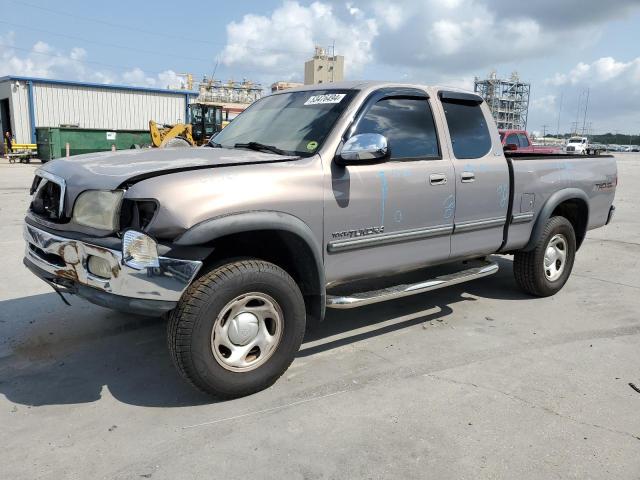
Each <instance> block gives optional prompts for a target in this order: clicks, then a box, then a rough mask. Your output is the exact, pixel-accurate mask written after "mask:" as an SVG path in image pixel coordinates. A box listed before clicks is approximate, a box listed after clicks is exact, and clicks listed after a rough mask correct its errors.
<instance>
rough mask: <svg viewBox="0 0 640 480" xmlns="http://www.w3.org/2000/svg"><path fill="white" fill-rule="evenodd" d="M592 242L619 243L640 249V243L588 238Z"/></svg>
mask: <svg viewBox="0 0 640 480" xmlns="http://www.w3.org/2000/svg"><path fill="white" fill-rule="evenodd" d="M587 240H588V241H590V242H605V243H619V244H621V245H631V246H634V247H640V243H636V242H625V241H624V240H614V239H611V238H587Z"/></svg>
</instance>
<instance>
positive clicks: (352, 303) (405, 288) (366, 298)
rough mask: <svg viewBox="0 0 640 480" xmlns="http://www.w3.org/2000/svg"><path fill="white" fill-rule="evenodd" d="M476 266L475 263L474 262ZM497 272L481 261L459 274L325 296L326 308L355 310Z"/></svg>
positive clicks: (487, 263)
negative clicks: (342, 294)
mask: <svg viewBox="0 0 640 480" xmlns="http://www.w3.org/2000/svg"><path fill="white" fill-rule="evenodd" d="M476 265H477V262H476ZM497 271H498V264H497V263H496V262H491V261H489V260H483V261H482V263H481V265H479V266H475V267H473V268H468V269H465V270H460V271H459V272H455V273H449V274H447V275H441V276H439V277H435V278H432V279H429V280H425V281H422V282H418V283H412V284H404V285H395V286H393V287H387V288H382V289H380V290H371V291H369V292H359V293H354V294H352V295H345V296H337V295H327V307H328V308H340V309H343V308H356V307H362V306H364V305H370V304H372V303H378V302H386V301H387V300H394V299H396V298H402V297H408V296H409V295H417V294H419V293H424V292H429V291H431V290H437V289H438V288H444V287H449V286H451V285H456V284H458V283H464V282H469V281H471V280H475V279H476V278H482V277H486V276H487V275H492V274H494V273H496V272H497Z"/></svg>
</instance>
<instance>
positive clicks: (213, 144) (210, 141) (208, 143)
mask: <svg viewBox="0 0 640 480" xmlns="http://www.w3.org/2000/svg"><path fill="white" fill-rule="evenodd" d="M207 147H211V148H222V145H220V144H219V143H216V142H214V141H213V140H209V141H208V142H207Z"/></svg>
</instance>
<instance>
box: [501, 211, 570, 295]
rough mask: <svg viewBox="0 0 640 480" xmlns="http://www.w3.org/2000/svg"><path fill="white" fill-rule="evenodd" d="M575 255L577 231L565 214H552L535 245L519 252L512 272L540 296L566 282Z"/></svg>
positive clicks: (518, 280) (559, 287) (526, 289)
mask: <svg viewBox="0 0 640 480" xmlns="http://www.w3.org/2000/svg"><path fill="white" fill-rule="evenodd" d="M575 255H576V234H575V232H574V230H573V225H571V222H569V220H567V219H566V218H565V217H551V218H550V219H549V221H547V224H546V225H545V227H544V231H543V232H542V236H541V237H540V239H539V240H538V243H537V244H536V246H535V248H534V249H533V250H531V251H529V252H516V254H515V256H514V259H513V273H514V276H515V278H516V283H517V284H518V286H519V287H520V288H521V289H523V290H524V291H525V292H527V293H530V294H532V295H535V296H537V297H548V296H551V295H554V294H555V293H557V292H558V291H559V290H560V289H561V288H562V287H563V286H564V284H565V283H566V282H567V279H568V278H569V275H570V274H571V269H572V268H573V261H574V259H575Z"/></svg>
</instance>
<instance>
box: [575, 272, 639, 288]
mask: <svg viewBox="0 0 640 480" xmlns="http://www.w3.org/2000/svg"><path fill="white" fill-rule="evenodd" d="M572 275H573V276H574V277H580V278H588V279H590V280H597V281H599V282H604V283H610V284H612V285H619V286H621V287H629V288H635V289H640V287H638V286H636V285H629V284H628V283H622V282H614V281H613V280H605V279H604V278H598V277H592V276H589V275H580V274H579V273H575V272H572Z"/></svg>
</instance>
